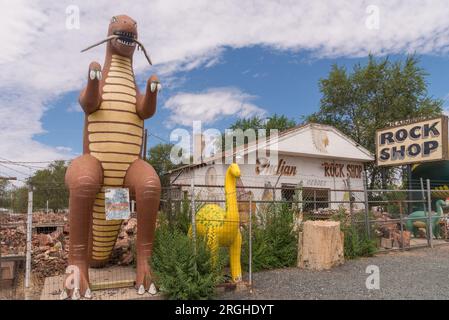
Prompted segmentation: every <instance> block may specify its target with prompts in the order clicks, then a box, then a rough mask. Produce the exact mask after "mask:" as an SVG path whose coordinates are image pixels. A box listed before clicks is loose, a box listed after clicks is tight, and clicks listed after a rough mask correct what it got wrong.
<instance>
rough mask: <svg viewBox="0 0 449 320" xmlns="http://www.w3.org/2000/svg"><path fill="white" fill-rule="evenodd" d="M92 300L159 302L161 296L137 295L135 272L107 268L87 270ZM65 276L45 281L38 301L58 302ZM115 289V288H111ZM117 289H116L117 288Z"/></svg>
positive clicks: (128, 269)
mask: <svg viewBox="0 0 449 320" xmlns="http://www.w3.org/2000/svg"><path fill="white" fill-rule="evenodd" d="M89 278H90V282H91V287H92V288H93V290H92V300H160V299H162V296H161V295H160V294H156V295H154V296H152V295H151V294H149V293H148V292H145V294H143V295H138V294H137V290H136V289H135V288H134V281H135V278H136V272H135V269H134V268H133V267H118V266H117V267H109V268H103V269H89ZM64 280H65V275H60V276H54V277H48V278H46V279H45V283H44V287H43V289H42V292H41V296H40V300H59V295H60V294H61V292H62V289H63V283H64ZM112 287H116V288H112ZM117 287H118V288H117ZM103 288H104V289H103Z"/></svg>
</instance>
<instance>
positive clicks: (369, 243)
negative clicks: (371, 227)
mask: <svg viewBox="0 0 449 320" xmlns="http://www.w3.org/2000/svg"><path fill="white" fill-rule="evenodd" d="M341 229H342V231H343V233H344V235H345V240H344V253H345V258H347V259H355V258H358V257H370V256H372V255H373V254H374V253H375V252H376V251H377V247H376V242H375V241H374V240H371V239H369V238H368V235H367V234H366V231H365V230H361V229H362V227H356V226H354V225H351V226H346V227H345V226H343V227H341Z"/></svg>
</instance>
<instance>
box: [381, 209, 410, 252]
mask: <svg viewBox="0 0 449 320" xmlns="http://www.w3.org/2000/svg"><path fill="white" fill-rule="evenodd" d="M375 227H376V229H375V230H376V231H375V232H376V234H377V235H378V236H379V237H380V247H381V248H384V249H392V248H408V247H410V237H411V233H410V232H409V231H407V230H405V229H404V228H403V231H402V235H401V226H400V223H398V222H397V221H396V220H394V219H391V218H390V217H389V216H388V214H386V213H382V214H379V215H377V218H376V225H375Z"/></svg>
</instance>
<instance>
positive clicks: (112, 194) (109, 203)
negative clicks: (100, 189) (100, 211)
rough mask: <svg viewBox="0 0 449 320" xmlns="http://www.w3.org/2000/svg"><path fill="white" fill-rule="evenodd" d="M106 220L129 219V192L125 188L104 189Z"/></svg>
mask: <svg viewBox="0 0 449 320" xmlns="http://www.w3.org/2000/svg"><path fill="white" fill-rule="evenodd" d="M105 212H106V220H124V219H129V218H130V215H131V211H130V209H129V190H128V189H127V188H106V190H105Z"/></svg>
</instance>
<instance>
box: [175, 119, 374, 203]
mask: <svg viewBox="0 0 449 320" xmlns="http://www.w3.org/2000/svg"><path fill="white" fill-rule="evenodd" d="M274 140H275V139H269V140H268V141H267V142H265V143H260V142H259V143H253V144H248V145H245V146H244V147H242V148H240V149H238V150H237V152H235V153H234V157H235V155H237V160H236V161H237V162H240V163H242V162H244V163H242V164H239V165H240V169H241V181H239V184H240V185H243V186H244V188H245V192H251V196H252V198H253V199H254V200H255V201H256V202H257V201H261V200H273V198H275V199H277V200H280V199H284V200H293V197H294V194H295V191H294V189H295V188H297V187H298V186H302V188H301V189H300V190H302V191H301V192H300V193H299V196H300V197H301V199H302V200H303V201H305V202H304V204H303V209H304V210H306V211H307V210H316V209H318V208H332V209H336V208H338V207H339V206H340V205H343V202H346V203H345V204H344V205H345V206H346V207H347V206H349V199H350V194H352V199H353V200H354V204H353V208H354V209H357V208H363V207H364V205H363V201H364V193H363V191H362V190H363V172H364V164H365V163H367V162H371V161H373V160H374V157H373V155H372V154H371V153H370V152H369V151H368V150H366V149H365V148H363V147H362V146H360V145H358V144H357V143H356V142H354V141H353V140H352V139H350V138H349V137H347V136H345V135H344V134H343V133H341V132H340V131H339V130H337V129H335V128H334V127H331V126H327V125H321V124H306V125H303V126H299V127H295V128H293V129H290V130H288V131H285V132H283V133H281V134H280V135H279V136H278V139H277V141H274ZM276 149H277V150H278V152H277V159H276V160H274V161H273V160H267V159H268V158H267V157H263V156H260V155H261V154H263V155H265V154H266V153H267V150H269V151H270V152H271V151H272V150H276ZM256 155H257V156H256ZM234 159H235V158H234ZM249 159H257V161H253V162H252V164H248V162H249V161H248V160H249ZM228 163H230V161H227V162H226V161H225V156H224V155H220V156H215V157H210V158H208V159H206V160H204V161H202V163H201V164H196V165H188V166H184V167H181V168H179V169H177V170H173V171H172V172H171V173H170V181H171V185H172V186H173V187H174V188H176V186H177V187H178V188H177V190H178V191H179V192H175V193H174V194H173V196H174V197H180V196H181V194H182V192H190V190H191V188H190V185H191V183H192V179H193V182H194V184H195V190H196V192H195V195H196V198H198V199H203V200H223V199H224V196H223V193H224V191H223V188H222V186H223V184H224V176H225V173H226V170H227V167H228ZM213 186H216V187H213ZM273 187H275V188H274V189H275V191H274V190H273ZM239 190H240V189H239ZM348 190H351V192H349V191H348ZM352 190H354V191H352ZM296 197H298V193H297V194H296ZM296 199H297V198H296Z"/></svg>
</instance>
